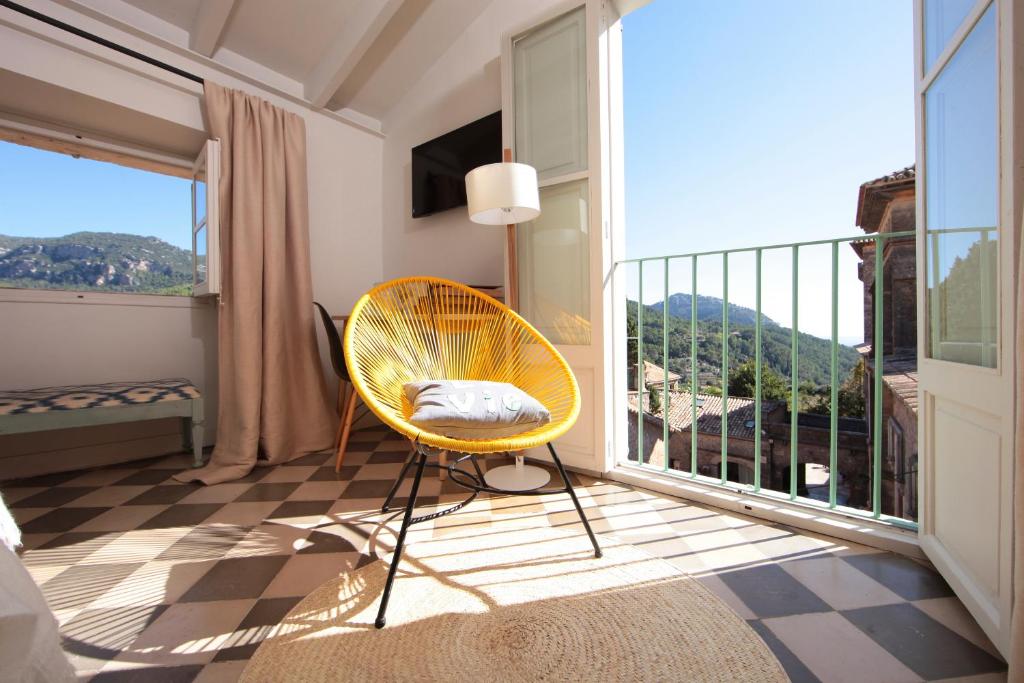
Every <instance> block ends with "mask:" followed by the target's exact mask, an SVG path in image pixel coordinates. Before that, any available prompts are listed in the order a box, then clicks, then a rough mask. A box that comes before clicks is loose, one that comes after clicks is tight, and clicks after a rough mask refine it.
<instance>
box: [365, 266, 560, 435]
mask: <svg viewBox="0 0 1024 683" xmlns="http://www.w3.org/2000/svg"><path fill="white" fill-rule="evenodd" d="M345 360H346V362H347V364H348V370H349V374H350V375H351V377H352V383H353V385H354V386H355V388H356V391H358V392H359V396H360V398H362V399H363V401H364V402H365V403H366V405H367V406H369V408H370V410H372V411H373V412H374V414H376V415H377V417H379V418H380V419H381V420H382V421H383V422H384V423H385V424H387V425H388V426H389V427H391V428H392V429H394V430H395V431H397V432H399V433H400V434H403V435H405V436H407V437H409V438H410V439H412V440H413V441H417V442H419V443H421V444H424V445H427V446H433V447H435V448H439V449H443V450H448V451H455V452H462V453H498V452H502V451H518V450H523V449H527V448H533V447H535V446H542V445H544V444H546V443H550V442H551V441H553V440H554V439H557V438H558V437H560V436H561V435H563V434H565V432H566V431H568V430H569V428H570V427H572V425H573V424H574V423H575V422H576V418H577V416H578V415H579V411H580V395H579V387H578V386H577V384H576V378H575V377H574V376H573V374H572V371H571V370H570V369H569V365H568V363H566V362H565V359H564V358H562V356H561V354H559V353H558V351H557V350H555V347H554V346H552V345H551V343H550V342H549V341H548V340H547V339H545V338H544V337H543V335H541V334H540V332H538V331H537V330H536V329H534V327H533V326H532V325H530V323H528V322H526V320H524V319H523V318H522V317H520V316H519V315H517V314H516V313H515V312H514V311H512V310H511V309H509V308H508V307H506V306H504V305H502V304H501V303H499V302H498V301H496V300H494V299H492V298H491V297H488V296H485V295H483V294H481V293H479V292H477V291H476V290H474V289H472V288H470V287H467V286H465V285H462V284H460V283H458V282H453V281H451V280H444V279H441V278H433V277H409V278H402V279H398V280H392V281H390V282H386V283H384V284H382V285H379V286H377V287H375V288H373V289H372V290H370V291H369V292H368V293H366V294H365V295H364V296H363V297H362V298H361V299H360V300H359V301H358V302H357V303H356V305H355V308H354V309H353V310H352V315H351V316H350V317H349V320H348V324H347V325H346V326H345ZM439 379H445V380H490V381H493V382H507V383H509V384H513V385H515V386H516V387H518V388H520V389H522V390H523V391H525V392H526V393H528V394H530V395H531V396H533V397H534V398H535V399H537V400H538V401H540V402H541V403H542V404H543V405H544V407H546V408H547V409H548V410H549V411H550V412H551V421H550V422H549V423H547V424H545V425H543V426H541V427H538V428H536V429H532V430H530V431H528V432H524V433H522V434H517V435H516V436H512V437H507V438H501V439H455V438H450V437H447V436H445V435H443V434H436V433H433V432H430V431H428V430H425V429H423V428H421V427H417V426H416V425H414V424H412V423H411V422H410V421H409V416H410V415H411V414H412V406H411V405H410V404H409V401H408V400H407V399H406V398H405V392H404V391H403V389H402V388H403V386H404V385H405V384H406V383H408V382H414V381H419V380H439Z"/></svg>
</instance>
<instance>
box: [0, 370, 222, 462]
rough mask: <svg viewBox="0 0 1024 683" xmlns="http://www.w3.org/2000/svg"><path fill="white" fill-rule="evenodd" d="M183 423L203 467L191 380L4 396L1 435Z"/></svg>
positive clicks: (197, 398) (199, 412)
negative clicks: (121, 424) (142, 423)
mask: <svg viewBox="0 0 1024 683" xmlns="http://www.w3.org/2000/svg"><path fill="white" fill-rule="evenodd" d="M165 417H180V418H182V441H183V442H184V445H185V450H191V451H192V453H193V458H194V460H193V464H194V465H195V466H196V467H199V466H201V465H202V464H203V398H202V396H201V395H200V393H199V389H197V388H196V387H195V385H193V384H192V383H191V382H189V381H188V380H187V379H159V380H154V381H150V382H111V383H109V384H90V385H82V386H68V387H46V388H42V389H24V390H18V391H0V434H21V433H24V432H38V431H46V430H51V429H67V428H69V427H89V426H92V425H102V424H111V423H115V422H133V421H136V420H158V419H160V418H165Z"/></svg>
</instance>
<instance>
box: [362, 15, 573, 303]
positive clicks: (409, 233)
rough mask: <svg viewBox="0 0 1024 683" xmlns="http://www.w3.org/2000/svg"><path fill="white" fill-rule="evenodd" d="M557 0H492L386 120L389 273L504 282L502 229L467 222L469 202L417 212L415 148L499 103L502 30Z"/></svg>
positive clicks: (386, 272)
mask: <svg viewBox="0 0 1024 683" xmlns="http://www.w3.org/2000/svg"><path fill="white" fill-rule="evenodd" d="M557 4H559V2H558V0H516V1H515V2H508V1H507V0H492V2H491V3H490V5H488V7H487V8H486V9H485V10H484V11H483V12H482V13H481V14H480V16H478V17H477V18H476V20H475V21H474V22H473V23H472V24H470V25H469V27H468V28H467V29H466V30H465V31H464V32H463V33H462V34H461V35H460V36H459V37H458V39H457V40H455V41H454V42H453V43H452V44H451V46H450V47H449V48H448V50H447V51H446V52H445V53H444V54H443V55H442V56H441V58H440V59H438V61H437V62H436V63H434V65H433V66H432V67H431V68H430V69H429V70H428V71H427V72H426V74H425V75H424V77H423V78H422V79H420V81H419V82H418V83H416V85H415V86H414V87H413V88H411V89H410V90H409V92H408V94H406V95H405V97H403V98H402V99H401V100H400V101H399V103H398V104H397V105H396V106H395V107H394V108H393V109H392V110H391V112H390V113H389V114H388V115H387V116H386V117H385V118H384V120H383V121H382V127H383V129H384V132H385V134H386V136H387V137H386V139H385V141H384V164H383V193H384V197H385V202H384V210H383V220H384V235H383V247H384V277H385V278H392V277H400V276H407V275H434V276H439V277H448V278H452V279H455V280H460V281H463V282H467V283H470V284H475V285H476V284H480V285H483V284H501V283H502V282H503V281H504V277H505V276H504V272H505V271H504V268H505V260H504V259H505V255H504V245H505V229H504V227H492V226H483V225H477V224H475V223H472V222H470V220H469V218H468V216H467V214H466V209H465V208H464V207H460V208H456V209H451V210H449V211H445V212H443V213H440V214H436V215H434V216H428V217H425V218H415V219H414V218H412V189H411V184H410V176H411V169H410V150H411V149H412V148H413V147H415V146H416V145H418V144H420V143H423V142H426V141H428V140H431V139H433V138H435V137H437V136H438V135H441V134H443V133H446V132H448V131H450V130H453V129H455V128H459V127H460V126H463V125H465V124H467V123H469V122H470V121H474V120H476V119H478V118H480V117H481V116H485V115H487V114H490V113H492V112H495V111H498V110H499V109H501V68H500V55H501V36H502V33H503V32H505V31H511V30H514V29H516V28H518V27H519V26H520V25H522V24H524V23H526V22H529V21H530V20H531V19H532V18H533V17H536V16H538V15H540V14H542V13H543V12H544V11H545V10H547V9H548V8H550V7H553V6H555V5H557Z"/></svg>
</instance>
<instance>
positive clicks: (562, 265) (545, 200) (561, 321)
mask: <svg viewBox="0 0 1024 683" xmlns="http://www.w3.org/2000/svg"><path fill="white" fill-rule="evenodd" d="M587 187H588V185H587V181H586V180H579V181H575V182H571V183H562V184H560V185H553V186H551V187H545V188H542V189H541V190H540V211H541V213H540V217H539V218H537V219H536V220H534V221H530V222H529V223H522V224H520V225H519V226H518V230H517V235H518V236H517V240H516V248H517V252H518V255H519V258H518V262H519V302H520V309H521V313H522V314H523V316H524V317H525V318H526V319H527V320H529V321H530V322H531V323H533V325H534V326H535V327H536V328H537V329H538V330H540V332H541V334H543V335H544V336H546V337H547V338H548V339H549V340H550V341H551V342H552V343H554V344H589V343H590V239H589V235H588V230H589V229H588V207H587Z"/></svg>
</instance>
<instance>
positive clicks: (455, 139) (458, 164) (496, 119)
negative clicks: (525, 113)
mask: <svg viewBox="0 0 1024 683" xmlns="http://www.w3.org/2000/svg"><path fill="white" fill-rule="evenodd" d="M499 161H501V112H500V111H497V112H494V113H493V114H490V115H489V116H485V117H483V118H482V119H479V120H477V121H474V122H473V123H468V124H466V125H465V126H463V127H462V128H459V129H457V130H453V131H451V132H450V133H445V134H444V135H442V136H441V137H439V138H434V139H433V140H431V141H430V142H424V143H423V144H422V145H419V146H417V147H413V148H412V217H413V218H420V217H422V216H429V215H431V214H434V213H438V212H439V211H446V210H448V209H453V208H455V207H457V206H465V205H466V174H467V173H469V172H470V171H472V170H473V169H474V168H476V167H477V166H483V165H484V164H494V163H497V162H499Z"/></svg>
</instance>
